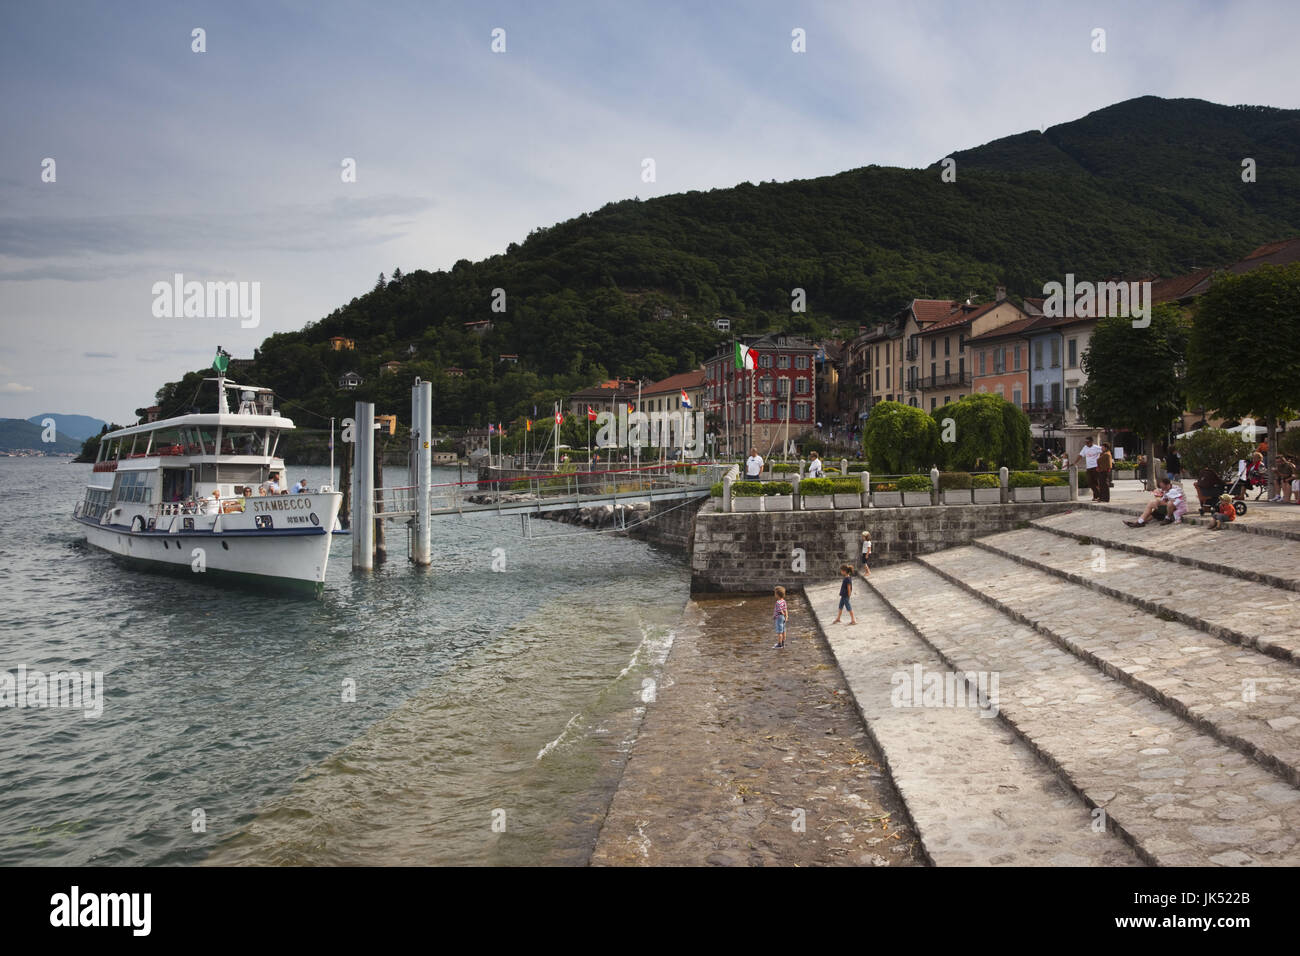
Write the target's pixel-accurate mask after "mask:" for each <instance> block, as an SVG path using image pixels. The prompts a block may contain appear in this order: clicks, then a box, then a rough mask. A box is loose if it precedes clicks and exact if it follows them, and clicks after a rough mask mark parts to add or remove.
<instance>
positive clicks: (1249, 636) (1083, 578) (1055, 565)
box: [972, 527, 1300, 664]
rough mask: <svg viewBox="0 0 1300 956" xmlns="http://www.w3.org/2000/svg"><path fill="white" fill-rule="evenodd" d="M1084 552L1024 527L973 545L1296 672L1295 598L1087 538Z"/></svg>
mask: <svg viewBox="0 0 1300 956" xmlns="http://www.w3.org/2000/svg"><path fill="white" fill-rule="evenodd" d="M1092 540H1093V543H1092V544H1090V545H1087V546H1082V545H1080V544H1079V542H1078V540H1077V539H1075V540H1071V539H1069V538H1063V537H1061V536H1060V535H1055V534H1052V533H1051V532H1049V531H1043V530H1039V529H1038V528H1037V527H1030V528H1028V529H1026V530H1023V531H1009V532H1006V533H1005V534H995V535H991V536H990V537H987V538H980V539H978V540H976V541H973V542H972V544H973V545H974V546H975V547H977V548H982V549H984V550H986V551H990V552H992V553H994V554H1000V555H1003V556H1004V557H1007V558H1010V559H1012V560H1013V561H1018V562H1020V563H1021V564H1023V565H1025V566H1027V567H1031V568H1037V569H1038V570H1041V571H1046V572H1048V573H1049V574H1054V575H1057V576H1058V577H1060V578H1063V579H1065V580H1068V581H1072V582H1073V583H1075V584H1080V585H1082V586H1084V587H1086V588H1090V589H1092V590H1093V591H1096V592H1097V593H1099V594H1106V595H1109V596H1111V597H1114V598H1119V599H1121V600H1123V601H1127V602H1128V603H1129V604H1132V605H1134V606H1135V607H1139V608H1141V609H1142V610H1144V611H1149V612H1150V613H1152V614H1155V615H1158V616H1161V617H1163V618H1165V619H1170V618H1172V619H1174V620H1178V621H1181V622H1183V623H1184V624H1187V625H1189V626H1191V627H1195V628H1198V629H1199V630H1202V631H1204V632H1205V633H1206V634H1209V635H1211V636H1213V637H1216V638H1219V639H1220V640H1224V641H1232V642H1233V643H1235V644H1241V645H1243V646H1245V647H1250V648H1253V649H1255V650H1257V651H1259V652H1260V653H1262V654H1268V655H1269V656H1270V657H1276V658H1278V659H1280V660H1285V661H1289V662H1291V663H1293V664H1300V628H1297V627H1295V623H1296V622H1297V621H1300V593H1298V592H1295V591H1289V590H1283V589H1280V588H1270V587H1267V586H1262V585H1260V584H1258V583H1256V582H1253V581H1246V580H1243V579H1242V578H1239V577H1233V576H1230V575H1227V574H1223V573H1221V572H1218V571H1204V570H1201V569H1200V568H1194V567H1186V566H1182V565H1177V566H1171V565H1170V564H1169V563H1168V562H1167V561H1152V560H1150V559H1149V558H1147V557H1146V556H1142V555H1135V554H1133V553H1131V552H1128V551H1124V550H1121V549H1118V548H1109V547H1106V546H1105V543H1104V541H1103V540H1101V539H1099V538H1093V539H1092Z"/></svg>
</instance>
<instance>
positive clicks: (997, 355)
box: [993, 346, 1007, 375]
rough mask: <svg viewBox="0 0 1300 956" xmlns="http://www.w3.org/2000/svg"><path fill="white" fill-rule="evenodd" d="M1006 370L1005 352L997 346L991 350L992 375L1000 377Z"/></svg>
mask: <svg viewBox="0 0 1300 956" xmlns="http://www.w3.org/2000/svg"><path fill="white" fill-rule="evenodd" d="M1006 370H1007V350H1006V349H1005V348H1002V347H1001V346H999V347H998V348H995V349H994V350H993V374H994V375H1001V374H1002V373H1003V372H1005V371H1006Z"/></svg>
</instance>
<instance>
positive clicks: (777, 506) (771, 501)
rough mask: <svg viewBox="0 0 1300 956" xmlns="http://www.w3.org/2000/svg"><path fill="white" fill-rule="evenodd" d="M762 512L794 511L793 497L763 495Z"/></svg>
mask: <svg viewBox="0 0 1300 956" xmlns="http://www.w3.org/2000/svg"><path fill="white" fill-rule="evenodd" d="M763 498H764V501H763V510H764V511H794V495H764V496H763Z"/></svg>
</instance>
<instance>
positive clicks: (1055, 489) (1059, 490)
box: [1029, 485, 1070, 501]
mask: <svg viewBox="0 0 1300 956" xmlns="http://www.w3.org/2000/svg"><path fill="white" fill-rule="evenodd" d="M1029 490H1030V491H1032V490H1033V489H1032V488H1031V489H1029ZM1043 500H1044V501H1069V500H1070V486H1069V485H1044V486H1043Z"/></svg>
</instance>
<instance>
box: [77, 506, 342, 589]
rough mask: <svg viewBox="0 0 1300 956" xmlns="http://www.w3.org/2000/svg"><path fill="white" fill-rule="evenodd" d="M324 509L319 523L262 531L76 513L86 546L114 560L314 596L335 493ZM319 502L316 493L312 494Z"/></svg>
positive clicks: (322, 575) (325, 558) (324, 561)
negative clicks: (142, 523) (174, 527)
mask: <svg viewBox="0 0 1300 956" xmlns="http://www.w3.org/2000/svg"><path fill="white" fill-rule="evenodd" d="M329 497H330V498H331V499H333V500H331V502H330V503H329V505H328V506H327V507H326V508H325V509H324V510H325V511H326V514H325V515H322V516H321V517H322V519H323V520H321V524H320V525H319V526H313V527H303V528H285V529H279V528H277V529H275V530H268V531H259V530H244V529H229V530H226V531H207V530H199V531H191V530H185V531H177V532H171V531H159V530H153V531H149V530H132V527H131V526H130V525H120V524H100V523H99V522H97V521H94V520H93V519H89V518H82V517H78V518H76V519H75V520H76V521H77V524H78V526H79V527H80V528H81V530H82V532H83V533H84V534H85V538H86V543H87V544H89V545H90V546H91V547H94V548H97V549H99V550H101V551H104V552H106V553H108V554H109V555H111V556H113V557H114V558H115V559H116V560H117V561H118V562H119V563H121V564H123V565H125V566H127V567H131V568H135V569H139V570H147V571H155V572H166V573H173V574H178V575H183V576H188V577H190V578H191V579H194V580H199V581H206V582H211V583H215V584H226V585H237V586H241V587H249V588H253V589H262V590H271V591H276V592H287V593H295V594H305V595H315V596H319V595H320V594H321V593H322V591H323V590H324V585H325V572H326V569H327V567H328V564H329V551H330V544H331V542H332V540H333V536H332V535H331V534H330V533H329V529H330V528H331V527H332V526H333V523H334V516H335V514H336V513H337V509H338V500H337V499H338V496H336V495H335V496H329ZM318 501H319V496H318Z"/></svg>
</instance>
